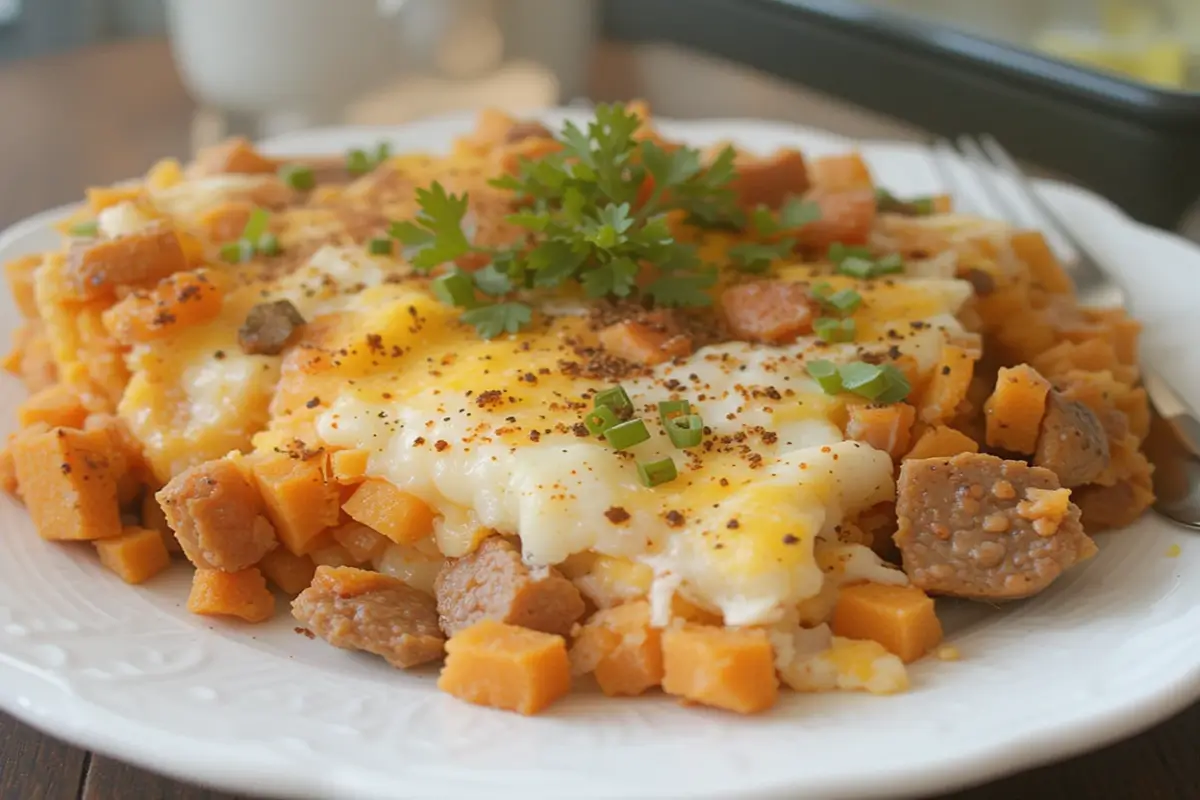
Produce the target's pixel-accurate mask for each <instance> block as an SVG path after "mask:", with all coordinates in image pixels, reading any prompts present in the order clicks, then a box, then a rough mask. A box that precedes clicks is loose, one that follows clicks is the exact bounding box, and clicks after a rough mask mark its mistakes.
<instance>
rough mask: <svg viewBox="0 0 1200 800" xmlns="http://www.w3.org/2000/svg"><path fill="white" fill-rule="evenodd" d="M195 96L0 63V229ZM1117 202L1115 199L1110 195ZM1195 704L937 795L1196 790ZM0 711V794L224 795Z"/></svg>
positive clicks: (66, 191)
mask: <svg viewBox="0 0 1200 800" xmlns="http://www.w3.org/2000/svg"><path fill="white" fill-rule="evenodd" d="M193 112H194V106H193V104H192V102H191V100H189V99H188V96H187V94H186V92H185V91H184V89H183V86H182V85H181V84H180V81H179V78H178V76H177V74H176V72H175V71H174V68H173V67H172V64H171V59H170V54H169V52H168V50H167V47H166V45H165V43H163V42H162V41H159V40H147V41H135V42H127V43H120V44H113V45H105V46H101V47H96V48H92V49H88V50H84V51H79V52H76V53H72V54H69V55H65V56H55V57H50V58H46V59H41V60H33V61H28V62H24V63H19V64H16V65H13V66H9V67H6V68H4V69H0V227H3V226H6V225H8V224H10V223H12V222H15V221H16V220H18V219H20V218H21V217H23V216H25V215H27V214H31V213H33V212H36V211H39V210H42V209H45V208H49V207H51V206H54V205H58V204H61V203H66V202H69V201H71V200H74V199H76V198H77V197H79V196H80V190H81V188H82V187H84V186H87V185H89V184H95V183H103V182H111V181H114V180H118V179H121V178H125V177H128V176H130V175H136V174H140V173H141V172H143V171H144V170H145V168H146V167H147V166H148V165H149V164H150V163H151V161H152V160H154V159H156V158H159V157H162V156H168V155H174V156H179V157H185V156H186V155H187V153H188V152H189V149H190V146H189V143H190V130H191V124H192V116H193ZM1117 199H1118V200H1119V198H1117ZM1197 743H1200V704H1197V705H1196V706H1193V707H1191V708H1190V709H1188V710H1187V711H1184V712H1183V713H1181V714H1179V715H1178V716H1176V717H1174V718H1173V719H1171V720H1169V721H1167V722H1164V723H1162V724H1161V725H1159V726H1157V727H1155V728H1153V729H1152V730H1150V731H1148V732H1146V733H1143V734H1141V735H1139V736H1135V737H1133V738H1130V739H1127V740H1126V741H1123V742H1120V743H1118V744H1114V745H1111V746H1109V747H1107V748H1104V749H1102V750H1099V751H1097V752H1094V753H1091V754H1088V755H1083V756H1079V757H1076V758H1073V759H1070V760H1067V761H1064V762H1062V763H1059V764H1055V765H1052V766H1047V767H1042V768H1040V769H1036V770H1032V771H1028V772H1024V773H1021V774H1018V775H1015V776H1013V777H1010V778H1006V779H1003V780H1000V781H996V782H994V783H991V784H988V785H986V786H982V787H978V788H974V789H969V790H966V791H962V792H957V793H953V794H949V795H945V796H944V797H943V800H951V799H952V800H1011V799H1012V798H1014V797H1017V798H1019V797H1043V796H1046V797H1051V796H1053V797H1065V798H1074V797H1088V798H1091V797H1106V798H1123V797H1128V798H1138V800H1160V799H1161V800H1170V799H1171V798H1200V759H1197V758H1196V752H1197V749H1196V748H1197ZM230 797H231V796H230V795H227V794H223V793H220V792H214V791H210V790H207V789H203V788H199V787H196V786H190V785H186V784H183V783H179V782H177V781H174V780H170V779H167V778H163V777H160V776H158V775H155V774H153V773H151V772H147V771H144V770H141V769H138V768H135V767H130V766H127V765H125V764H122V763H120V762H117V761H114V760H112V759H110V758H106V757H104V756H102V755H99V754H97V753H88V752H85V751H83V750H80V749H78V748H75V747H71V746H69V745H67V744H64V743H62V742H60V741H58V740H56V739H54V738H53V737H51V736H47V735H45V734H42V733H40V732H39V731H37V730H34V729H33V728H31V727H28V726H26V725H23V724H21V723H20V722H18V721H17V720H15V719H13V718H12V717H10V716H7V715H5V714H3V713H0V800H43V799H45V800H74V798H85V800H156V799H157V798H164V799H165V798H171V800H202V799H204V800H229V799H230Z"/></svg>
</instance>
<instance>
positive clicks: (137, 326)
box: [103, 270, 224, 344]
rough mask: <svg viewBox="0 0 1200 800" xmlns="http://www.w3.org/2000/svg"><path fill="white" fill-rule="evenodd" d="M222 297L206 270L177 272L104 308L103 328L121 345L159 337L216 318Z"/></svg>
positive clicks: (222, 293)
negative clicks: (147, 288) (144, 290)
mask: <svg viewBox="0 0 1200 800" xmlns="http://www.w3.org/2000/svg"><path fill="white" fill-rule="evenodd" d="M223 296H224V292H223V291H222V289H221V287H220V286H219V285H217V284H216V283H214V282H213V280H212V278H211V276H210V275H209V272H208V270H196V271H194V272H177V273H175V274H174V275H168V276H167V277H165V278H163V279H162V280H161V281H159V282H158V284H157V285H156V286H155V287H154V288H153V289H151V290H149V291H146V292H134V293H133V294H130V295H128V296H127V297H125V298H124V299H123V300H121V301H120V302H118V303H117V304H116V305H114V306H113V307H112V308H110V309H108V310H107V311H105V312H104V314H103V320H104V327H105V328H107V329H108V331H109V333H111V334H112V335H113V337H114V338H115V339H116V340H117V341H119V342H121V343H122V344H135V343H138V342H149V341H152V340H154V339H161V338H163V337H166V336H170V335H172V334H175V333H178V332H179V331H181V330H183V329H184V328H187V327H189V326H191V325H200V324H202V323H205V322H208V321H209V320H211V319H213V318H214V317H216V316H217V314H219V313H220V312H221V300H222V297H223Z"/></svg>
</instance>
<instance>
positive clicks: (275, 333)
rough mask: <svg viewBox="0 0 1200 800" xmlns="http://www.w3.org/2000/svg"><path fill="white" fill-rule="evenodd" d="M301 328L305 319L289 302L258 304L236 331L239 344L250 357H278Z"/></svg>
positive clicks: (279, 301)
mask: <svg viewBox="0 0 1200 800" xmlns="http://www.w3.org/2000/svg"><path fill="white" fill-rule="evenodd" d="M303 324H304V317H302V316H300V312H299V311H297V310H296V307H295V306H294V305H292V303H291V301H290V300H276V301H274V302H272V303H259V304H258V305H256V306H254V308H252V309H250V313H249V314H247V315H246V321H245V322H243V323H242V327H240V328H238V344H239V345H241V347H242V350H243V351H245V352H247V353H250V354H252V355H267V356H275V355H279V354H280V353H281V352H283V348H285V347H287V345H288V342H289V341H291V338H292V336H293V334H295V332H296V331H297V330H298V329H299V328H300V326H301V325H303Z"/></svg>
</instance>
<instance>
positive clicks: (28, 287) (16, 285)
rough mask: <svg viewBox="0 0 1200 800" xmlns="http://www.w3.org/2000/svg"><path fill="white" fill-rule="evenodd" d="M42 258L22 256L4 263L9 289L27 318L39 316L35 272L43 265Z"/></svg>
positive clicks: (18, 307)
mask: <svg viewBox="0 0 1200 800" xmlns="http://www.w3.org/2000/svg"><path fill="white" fill-rule="evenodd" d="M42 258H43V257H42V256H40V255H28V256H21V257H20V258H16V259H13V260H12V261H9V262H8V263H6V264H5V265H4V274H5V275H6V276H7V277H8V290H9V292H10V293H11V294H12V297H13V300H14V301H15V302H16V304H17V309H18V310H19V311H20V312H21V316H23V317H25V318H27V319H35V318H36V317H37V316H38V307H37V298H36V297H35V296H34V290H33V272H34V270H36V269H37V268H38V267H40V266H41V265H42Z"/></svg>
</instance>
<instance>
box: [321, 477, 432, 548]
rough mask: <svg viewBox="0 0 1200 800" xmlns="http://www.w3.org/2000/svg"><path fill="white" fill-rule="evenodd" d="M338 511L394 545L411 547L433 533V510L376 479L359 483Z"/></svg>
mask: <svg viewBox="0 0 1200 800" xmlns="http://www.w3.org/2000/svg"><path fill="white" fill-rule="evenodd" d="M342 510H344V511H345V512H346V513H347V514H349V515H350V517H351V518H352V519H354V520H355V521H357V522H361V523H362V524H363V525H366V526H367V527H368V528H374V529H375V530H377V531H379V532H380V533H382V534H383V535H384V536H386V537H387V538H389V539H391V540H392V541H393V542H395V543H396V544H412V543H414V542H417V541H420V540H421V539H424V538H425V537H426V536H428V535H429V534H430V533H432V532H433V509H431V508H430V507H429V506H428V505H427V504H426V503H425V501H424V500H422V499H421V498H419V497H416V496H415V495H411V494H409V493H408V492H406V491H404V490H403V489H398V488H396V487H395V486H393V485H392V484H390V483H388V482H387V481H384V480H379V479H377V478H371V479H370V480H366V481H363V482H362V483H361V484H360V485H359V487H358V488H357V489H356V490H355V491H354V494H352V495H350V499H349V500H347V501H346V502H345V504H344V505H342Z"/></svg>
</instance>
